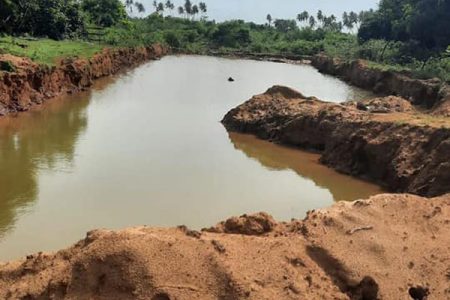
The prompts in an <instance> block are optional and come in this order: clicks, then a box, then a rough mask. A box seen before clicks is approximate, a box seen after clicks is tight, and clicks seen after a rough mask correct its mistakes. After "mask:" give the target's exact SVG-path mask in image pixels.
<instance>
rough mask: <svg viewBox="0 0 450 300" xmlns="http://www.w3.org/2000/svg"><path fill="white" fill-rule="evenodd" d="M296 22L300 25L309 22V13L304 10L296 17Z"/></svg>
mask: <svg viewBox="0 0 450 300" xmlns="http://www.w3.org/2000/svg"><path fill="white" fill-rule="evenodd" d="M297 20H298V21H299V22H300V23H302V22H308V20H309V13H308V12H307V11H306V10H305V11H303V12H302V13H300V14H298V15H297Z"/></svg>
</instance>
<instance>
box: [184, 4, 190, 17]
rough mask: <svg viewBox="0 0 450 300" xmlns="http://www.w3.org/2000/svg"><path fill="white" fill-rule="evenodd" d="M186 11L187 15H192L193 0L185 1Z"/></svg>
mask: <svg viewBox="0 0 450 300" xmlns="http://www.w3.org/2000/svg"><path fill="white" fill-rule="evenodd" d="M184 12H185V13H186V14H187V15H189V16H191V15H192V2H191V0H186V1H185V2H184Z"/></svg>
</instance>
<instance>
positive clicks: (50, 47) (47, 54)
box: [0, 36, 108, 65]
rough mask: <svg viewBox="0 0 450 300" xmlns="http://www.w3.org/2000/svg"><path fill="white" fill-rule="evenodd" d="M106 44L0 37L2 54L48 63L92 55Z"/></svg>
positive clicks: (0, 51) (52, 63)
mask: <svg viewBox="0 0 450 300" xmlns="http://www.w3.org/2000/svg"><path fill="white" fill-rule="evenodd" d="M105 46H108V45H105V44H99V43H90V42H86V41H82V40H62V41H55V40H51V39H35V38H13V37H11V36H4V37H0V54H1V53H9V54H12V55H16V56H22V57H29V58H31V59H32V60H33V61H35V62H37V63H41V64H46V65H54V64H55V63H56V62H57V61H58V59H61V58H64V57H86V58H88V57H91V56H92V55H94V54H95V53H96V52H98V51H100V50H102V49H103V48H104V47H105Z"/></svg>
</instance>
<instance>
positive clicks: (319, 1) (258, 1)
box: [140, 0, 379, 23]
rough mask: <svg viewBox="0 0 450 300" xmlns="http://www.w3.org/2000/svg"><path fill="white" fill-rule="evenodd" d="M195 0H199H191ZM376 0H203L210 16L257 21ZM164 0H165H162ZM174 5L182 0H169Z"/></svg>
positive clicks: (356, 7)
mask: <svg viewBox="0 0 450 300" xmlns="http://www.w3.org/2000/svg"><path fill="white" fill-rule="evenodd" d="M140 1H141V2H142V3H143V4H144V5H145V6H146V7H147V13H150V12H153V8H152V5H151V3H152V2H153V0H140ZM191 1H192V2H193V3H197V2H199V1H201V0H191ZM378 1H379V0H203V2H205V3H206V4H207V5H208V17H209V19H210V20H212V19H214V20H216V21H224V20H231V19H243V20H246V21H253V22H256V23H265V22H266V16H267V14H269V13H270V14H271V15H272V18H273V19H283V18H290V19H293V18H295V17H296V16H297V14H298V13H300V12H302V11H304V10H306V11H308V12H314V14H315V13H316V12H317V11H318V10H319V9H321V10H322V11H323V12H324V13H325V14H326V15H330V14H334V15H336V16H338V17H340V16H342V13H343V12H344V11H356V12H359V11H361V10H368V9H370V8H376V7H377V3H378ZM163 2H165V1H163ZM172 2H174V3H175V4H176V6H179V5H181V4H182V3H184V0H172Z"/></svg>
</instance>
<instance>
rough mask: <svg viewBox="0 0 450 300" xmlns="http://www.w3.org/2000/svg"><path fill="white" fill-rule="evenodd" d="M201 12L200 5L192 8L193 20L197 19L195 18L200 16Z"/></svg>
mask: <svg viewBox="0 0 450 300" xmlns="http://www.w3.org/2000/svg"><path fill="white" fill-rule="evenodd" d="M199 12H200V9H199V8H198V5H197V4H195V5H193V6H192V19H195V16H196V15H198V13H199Z"/></svg>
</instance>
